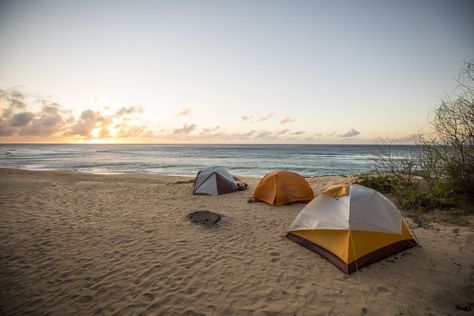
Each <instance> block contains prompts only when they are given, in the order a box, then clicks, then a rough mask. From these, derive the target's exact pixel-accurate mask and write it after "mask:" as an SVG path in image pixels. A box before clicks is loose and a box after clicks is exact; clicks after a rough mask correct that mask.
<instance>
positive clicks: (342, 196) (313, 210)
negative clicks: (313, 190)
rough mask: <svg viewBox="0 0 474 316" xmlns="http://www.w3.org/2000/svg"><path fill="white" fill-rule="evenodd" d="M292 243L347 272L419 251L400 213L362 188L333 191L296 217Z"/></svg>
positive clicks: (384, 200)
mask: <svg viewBox="0 0 474 316" xmlns="http://www.w3.org/2000/svg"><path fill="white" fill-rule="evenodd" d="M287 238H289V239H290V240H292V241H294V242H296V243H299V244H301V245H302V246H304V247H306V248H308V249H310V250H312V251H314V252H316V253H319V254H320V255H321V256H323V257H325V258H326V259H328V260H329V261H330V262H331V263H333V264H334V265H335V266H336V267H338V268H339V269H341V270H342V271H343V272H344V273H346V274H350V273H352V272H354V271H356V270H357V269H359V268H360V267H363V266H366V265H368V264H371V263H373V262H375V261H379V260H381V259H383V258H386V257H388V256H391V255H393V254H396V253H398V252H401V251H403V250H405V249H408V248H411V247H415V246H417V242H416V241H415V240H414V239H413V237H412V234H411V232H410V230H409V228H408V224H407V223H406V221H405V220H404V219H403V217H402V214H401V213H400V210H398V209H397V207H396V206H395V205H394V204H393V203H392V202H391V201H390V200H389V199H388V198H386V197H385V196H384V195H382V194H381V193H379V192H377V191H375V190H372V189H369V188H366V187H363V186H361V185H340V186H335V187H330V188H329V189H327V190H325V191H323V193H322V194H321V195H319V196H318V197H316V198H315V199H313V200H312V201H311V202H309V203H308V204H307V205H306V206H305V207H304V208H303V209H302V210H301V212H300V213H299V214H298V216H296V218H295V220H294V221H293V223H292V224H291V226H290V229H289V232H288V234H287Z"/></svg>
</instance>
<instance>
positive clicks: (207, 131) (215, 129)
mask: <svg viewBox="0 0 474 316" xmlns="http://www.w3.org/2000/svg"><path fill="white" fill-rule="evenodd" d="M219 129H220V126H219V125H216V126H215V127H209V128H203V129H202V133H213V132H216V131H218V130H219Z"/></svg>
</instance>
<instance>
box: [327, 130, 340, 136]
mask: <svg viewBox="0 0 474 316" xmlns="http://www.w3.org/2000/svg"><path fill="white" fill-rule="evenodd" d="M337 132H338V131H334V132H332V133H330V134H328V136H334V135H336V134H337Z"/></svg>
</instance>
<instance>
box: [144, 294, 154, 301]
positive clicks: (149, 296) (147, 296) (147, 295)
mask: <svg viewBox="0 0 474 316" xmlns="http://www.w3.org/2000/svg"><path fill="white" fill-rule="evenodd" d="M143 297H144V298H145V299H146V300H147V301H148V302H151V301H153V300H154V299H155V295H153V293H149V292H147V293H144V294H143Z"/></svg>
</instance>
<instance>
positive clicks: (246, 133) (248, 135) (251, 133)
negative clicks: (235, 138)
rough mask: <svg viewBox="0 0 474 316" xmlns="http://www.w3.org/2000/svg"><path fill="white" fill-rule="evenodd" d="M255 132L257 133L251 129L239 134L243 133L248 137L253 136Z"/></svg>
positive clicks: (243, 135)
mask: <svg viewBox="0 0 474 316" xmlns="http://www.w3.org/2000/svg"><path fill="white" fill-rule="evenodd" d="M255 133H256V131H255V130H251V131H249V132H245V133H242V134H238V135H241V136H242V137H244V138H248V137H250V136H252V135H253V134H255Z"/></svg>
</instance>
